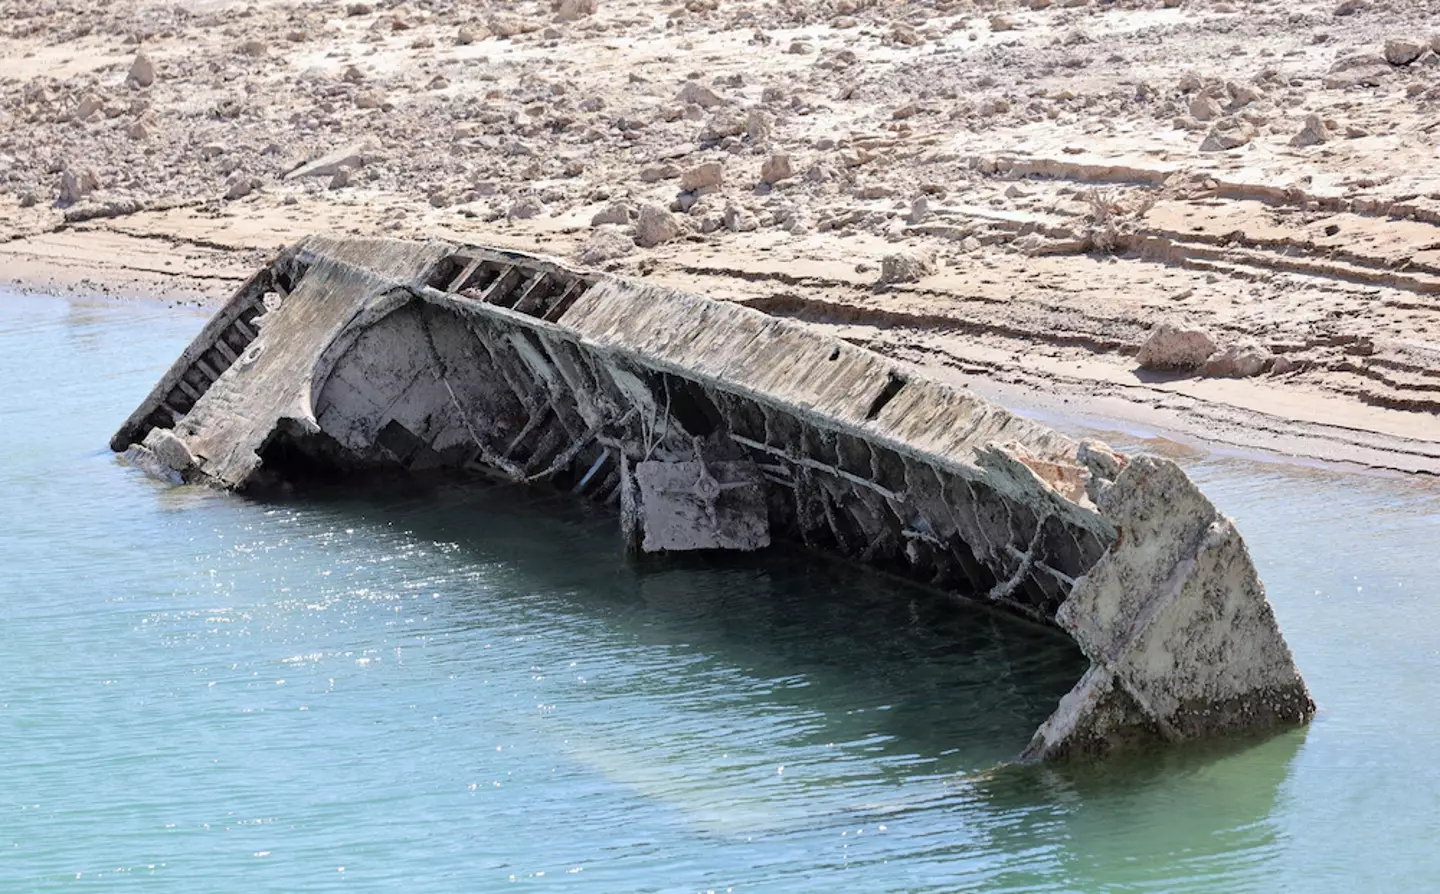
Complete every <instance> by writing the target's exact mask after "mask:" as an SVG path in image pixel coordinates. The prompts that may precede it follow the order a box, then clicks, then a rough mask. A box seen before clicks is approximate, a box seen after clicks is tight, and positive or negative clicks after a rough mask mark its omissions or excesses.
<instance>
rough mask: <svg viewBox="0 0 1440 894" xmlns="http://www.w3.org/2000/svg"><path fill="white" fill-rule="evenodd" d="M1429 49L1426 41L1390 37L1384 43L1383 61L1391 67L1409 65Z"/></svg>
mask: <svg viewBox="0 0 1440 894" xmlns="http://www.w3.org/2000/svg"><path fill="white" fill-rule="evenodd" d="M1427 49H1429V45H1428V43H1427V42H1426V41H1424V40H1420V39H1419V38H1414V37H1392V38H1390V39H1389V40H1387V41H1385V61H1386V62H1389V63H1390V64H1391V65H1409V64H1410V63H1411V62H1414V61H1415V60H1416V59H1419V58H1420V57H1421V56H1422V55H1424V53H1425V51H1426V50H1427Z"/></svg>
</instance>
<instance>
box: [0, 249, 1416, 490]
mask: <svg viewBox="0 0 1440 894" xmlns="http://www.w3.org/2000/svg"><path fill="white" fill-rule="evenodd" d="M300 235H301V234H300V233H298V232H297V233H296V234H295V236H296V238H299V236H300ZM44 236H45V239H43V240H42V241H41V243H40V245H39V246H36V245H35V244H34V243H27V242H26V240H23V239H21V240H12V241H11V242H10V243H7V244H0V283H3V284H4V286H5V288H7V289H8V290H11V291H14V292H17V293H20V294H42V295H50V296H54V297H59V298H68V299H87V298H94V299H111V300H122V301H134V300H141V301H143V300H154V301H159V302H162V303H168V304H170V305H171V306H172V307H184V308H186V309H187V310H197V311H206V312H209V311H213V310H214V309H215V308H217V307H219V306H220V304H222V303H223V302H224V301H225V300H226V299H227V298H228V297H229V296H230V294H231V292H232V291H233V288H234V287H236V286H238V285H239V284H240V283H242V282H244V280H245V279H246V278H247V277H248V276H249V275H250V273H252V272H253V270H254V269H255V268H256V267H258V266H260V264H262V263H263V258H265V257H267V256H268V254H269V253H268V252H266V251H264V250H263V249H261V248H258V247H256V246H254V245H244V244H240V245H236V246H235V247H233V248H229V249H226V248H222V247H221V246H220V244H218V243H214V242H211V243H209V244H207V245H205V246H197V245H196V244H195V242H194V241H188V240H187V238H186V236H185V234H183V233H175V234H172V237H171V238H169V239H165V238H157V237H156V236H154V235H153V234H152V235H146V236H144V237H136V236H134V235H129V234H125V233H122V232H115V231H112V230H108V229H107V228H104V227H103V226H101V227H95V226H93V225H92V226H91V227H89V228H87V229H85V230H68V231H64V232H60V233H51V234H44ZM436 238H464V237H461V236H457V235H456V234H453V233H443V234H436ZM473 238H478V237H473ZM507 241H510V242H511V244H512V245H515V246H516V247H522V246H520V245H519V244H518V243H517V240H507ZM36 247H43V251H42V252H33V251H30V249H34V248H36ZM171 253H178V254H179V255H180V257H179V258H175V257H170V256H169V255H170V254H171ZM167 261H168V262H169V263H168V264H167V263H166V262H167ZM92 263H93V264H95V266H93V267H92V266H86V265H88V264H92ZM167 267H168V268H169V269H167ZM726 284H727V283H726V282H724V281H719V282H715V283H712V284H711V285H713V286H714V287H715V289H714V290H711V289H707V290H706V291H707V292H709V293H710V294H712V295H713V296H715V297H726V296H725V295H724V294H723V289H724V287H725V285H726ZM687 287H690V288H694V287H695V286H694V284H693V283H692V284H687ZM850 340H851V341H854V342H856V343H859V344H862V345H864V346H866V347H868V348H870V349H872V350H875V349H877V348H881V349H882V350H881V353H887V352H886V351H884V350H883V345H878V346H877V345H876V344H866V339H865V338H861V337H854V334H853V333H851V337H850ZM892 356H894V355H892ZM897 359H906V358H904V357H897ZM912 365H915V366H917V367H918V368H919V369H921V370H922V371H923V372H924V373H925V374H926V375H929V376H932V377H937V378H941V379H945V380H948V381H951V382H954V383H957V384H961V385H964V386H965V387H967V388H969V389H970V390H971V391H973V392H975V393H976V394H977V395H979V396H981V397H983V398H985V399H987V400H990V401H991V402H993V403H997V404H1000V405H1001V406H1004V407H1006V408H1007V409H1010V410H1013V411H1015V412H1017V413H1020V414H1021V415H1024V416H1028V417H1030V418H1034V419H1036V420H1037V421H1040V422H1042V423H1044V424H1046V425H1049V426H1051V427H1056V428H1061V429H1065V428H1070V429H1076V428H1079V429H1085V430H1093V431H1096V432H1113V433H1118V434H1122V435H1123V436H1125V437H1127V438H1131V439H1134V440H1136V441H1142V442H1143V441H1159V442H1164V444H1165V445H1168V446H1173V447H1175V448H1177V449H1181V450H1185V449H1200V450H1204V451H1206V452H1210V453H1217V454H1222V455H1236V456H1241V457H1246V458H1250V459H1255V460H1258V461H1264V462H1274V463H1278V464H1282V465H1291V466H1307V467H1320V468H1328V469H1334V470H1338V471H1342V472H1358V473H1362V474H1379V475H1385V476H1400V477H1415V476H1424V477H1430V476H1437V475H1440V424H1436V425H1435V426H1434V427H1435V428H1436V429H1437V432H1436V438H1435V439H1433V440H1424V439H1411V438H1405V437H1400V436H1396V435H1395V434H1393V433H1389V432H1385V431H1379V430H1374V429H1367V428H1364V427H1357V426H1354V425H1348V426H1347V425H1329V424H1324V423H1315V422H1307V421H1304V420H1297V419H1294V418H1290V417H1287V416H1286V415H1285V414H1284V413H1283V410H1284V404H1285V402H1286V400H1287V398H1289V397H1290V395H1287V394H1286V393H1284V392H1278V391H1277V390H1276V389H1273V388H1272V389H1268V393H1269V397H1270V398H1271V404H1270V405H1269V406H1266V405H1265V403H1264V402H1263V401H1262V402H1261V403H1260V404H1259V406H1258V408H1257V407H1253V406H1252V407H1241V406H1236V405H1233V404H1227V403H1215V402H1210V403H1207V402H1205V401H1203V400H1201V401H1197V402H1196V403H1194V405H1193V406H1191V407H1189V408H1175V407H1164V406H1156V405H1155V404H1154V402H1153V397H1152V396H1151V395H1149V394H1148V393H1142V399H1135V398H1134V397H1132V396H1129V395H1126V394H1125V393H1124V392H1123V391H1121V392H1119V393H1108V394H1103V395H1100V394H1097V393H1096V391H1097V390H1105V389H1094V388H1091V389H1090V390H1088V391H1087V386H1086V384H1085V383H1083V382H1079V383H1077V382H1074V381H1072V382H1060V381H1057V380H1055V379H1045V378H1041V379H1039V380H1038V381H1029V382H1026V381H1017V380H1015V379H1014V378H1013V376H1012V377H1009V380H1006V379H1004V378H1002V377H1000V376H995V377H987V376H985V375H980V374H976V373H974V372H967V373H964V374H960V373H957V372H956V370H954V369H952V368H947V367H944V366H940V365H935V364H928V363H918V364H917V363H913V361H912ZM1389 412H1390V413H1396V412H1399V411H1389ZM1407 415H1411V416H1413V415H1415V414H1407ZM1222 417H1223V418H1225V419H1226V420H1227V422H1228V423H1229V424H1228V425H1227V426H1225V427H1223V428H1222V427H1219V426H1217V425H1216V424H1215V422H1214V420H1215V419H1216V418H1222ZM1401 421H1415V420H1407V419H1403V418H1402V419H1401ZM1420 421H1421V422H1423V420H1420ZM1431 421H1432V422H1433V420H1431ZM1162 449H1163V448H1162Z"/></svg>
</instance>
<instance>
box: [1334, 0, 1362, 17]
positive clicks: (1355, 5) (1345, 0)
mask: <svg viewBox="0 0 1440 894" xmlns="http://www.w3.org/2000/svg"><path fill="white" fill-rule="evenodd" d="M1369 6H1370V4H1369V3H1368V2H1367V0H1341V2H1340V5H1339V6H1337V7H1335V15H1337V16H1353V15H1354V14H1355V13H1357V12H1359V11H1361V10H1362V9H1368V8H1369Z"/></svg>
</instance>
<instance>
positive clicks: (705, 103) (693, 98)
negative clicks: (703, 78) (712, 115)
mask: <svg viewBox="0 0 1440 894" xmlns="http://www.w3.org/2000/svg"><path fill="white" fill-rule="evenodd" d="M675 98H676V100H678V101H679V102H682V103H685V104H687V105H688V104H691V103H693V104H694V105H697V106H699V107H700V108H702V109H715V108H719V107H720V106H723V105H728V102H727V101H726V100H725V99H723V98H722V97H721V96H720V94H718V93H716V92H715V91H714V90H711V89H710V88H709V87H706V86H705V85H704V84H702V83H700V82H699V81H686V82H685V84H684V85H683V86H682V87H681V88H680V94H679V95H678V96H676V97H675Z"/></svg>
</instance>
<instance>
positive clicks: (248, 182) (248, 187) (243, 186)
mask: <svg viewBox="0 0 1440 894" xmlns="http://www.w3.org/2000/svg"><path fill="white" fill-rule="evenodd" d="M256 185H257V184H256V182H255V179H254V178H252V177H246V176H243V175H242V176H239V177H234V178H231V180H230V183H229V184H228V185H227V186H226V188H225V198H226V199H227V200H229V201H232V202H233V201H235V200H236V199H243V198H245V197H246V196H248V195H250V193H252V192H254V191H255V187H256Z"/></svg>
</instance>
